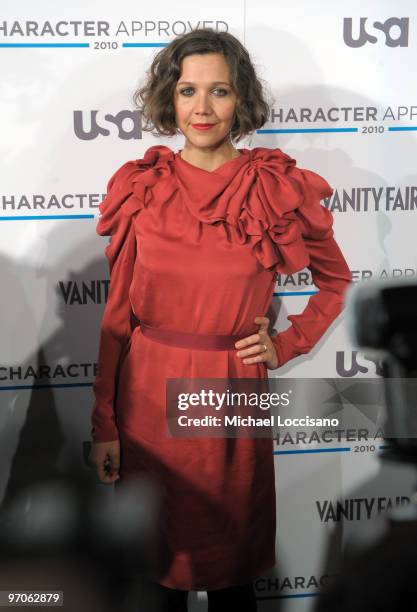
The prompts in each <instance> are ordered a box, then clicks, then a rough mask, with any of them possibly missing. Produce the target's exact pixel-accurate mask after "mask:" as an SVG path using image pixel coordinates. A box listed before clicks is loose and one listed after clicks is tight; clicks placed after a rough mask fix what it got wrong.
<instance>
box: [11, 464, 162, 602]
mask: <svg viewBox="0 0 417 612" xmlns="http://www.w3.org/2000/svg"><path fill="white" fill-rule="evenodd" d="M100 489H101V491H102V492H103V493H104V491H103V489H102V488H101V487H99V488H98V487H96V486H94V485H93V483H92V482H91V479H90V475H84V474H81V473H80V474H78V473H77V474H72V475H66V476H65V477H62V479H54V480H51V481H44V482H40V483H37V484H36V485H33V486H32V487H29V488H27V489H24V490H22V491H20V493H19V494H18V495H16V497H15V498H14V499H13V500H12V501H11V503H10V504H9V505H8V506H7V508H4V509H3V510H2V512H1V515H0V590H7V591H10V590H12V591H13V590H16V591H29V590H33V591H51V592H53V591H63V592H64V609H65V610H70V611H72V610H74V612H75V611H76V610H77V612H78V611H84V610H85V611H86V612H87V611H88V612H95V611H96V610H97V612H115V611H116V610H117V611H124V610H126V611H128V610H132V611H133V610H138V608H139V602H138V601H136V605H135V607H130V606H129V605H128V604H127V603H126V602H128V600H129V593H130V591H131V590H132V589H134V587H135V583H136V579H137V575H138V574H140V573H142V572H146V570H147V569H148V567H149V564H150V563H151V560H152V550H153V543H154V539H155V534H156V529H157V519H158V512H159V501H158V495H157V492H156V490H155V489H154V488H153V487H152V486H151V485H150V484H149V482H147V481H145V480H143V481H142V480H137V481H130V482H129V483H128V484H124V483H120V484H118V485H117V492H113V491H109V490H107V491H106V495H100V494H99V490H100ZM107 493H109V494H107Z"/></svg>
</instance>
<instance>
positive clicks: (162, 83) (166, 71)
mask: <svg viewBox="0 0 417 612" xmlns="http://www.w3.org/2000/svg"><path fill="white" fill-rule="evenodd" d="M207 53H221V54H222V55H223V56H224V58H225V60H226V62H227V64H228V66H229V70H230V77H231V80H232V86H233V88H234V90H235V92H236V113H235V119H234V122H233V125H232V128H231V138H232V139H233V140H236V141H239V140H240V139H241V138H242V137H243V136H246V135H247V134H250V133H251V132H253V131H254V130H257V129H259V128H260V127H262V126H263V125H264V123H265V122H266V121H267V120H268V118H269V114H270V103H269V102H267V101H266V95H265V91H266V87H265V85H263V84H262V82H261V79H260V78H259V77H258V76H257V74H256V71H255V68H254V66H253V64H252V61H251V59H250V56H249V53H248V51H247V50H246V49H245V47H244V46H243V45H242V43H241V42H240V41H239V40H238V39H237V38H235V37H234V36H233V35H232V34H229V33H228V32H217V31H216V30H214V29H212V28H199V29H196V30H193V31H191V32H188V33H187V34H183V35H182V36H178V37H177V38H175V39H174V40H173V41H172V42H171V43H170V44H169V45H168V46H167V47H164V49H162V50H161V51H159V52H158V53H157V55H156V56H155V58H154V60H153V62H152V64H151V67H150V68H149V70H148V71H147V78H146V82H145V85H144V86H142V87H140V88H138V89H137V90H136V91H135V92H134V94H133V102H134V104H135V106H136V108H138V109H139V110H140V111H141V113H142V120H144V124H143V126H142V127H143V130H144V131H148V132H153V131H154V130H155V131H154V133H155V135H159V136H175V135H176V134H178V133H180V131H179V129H178V127H177V125H176V121H175V109H174V90H175V85H176V83H177V81H178V79H179V77H180V75H181V62H182V60H183V59H184V58H185V57H187V56H188V55H193V54H207Z"/></svg>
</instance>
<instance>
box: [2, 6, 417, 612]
mask: <svg viewBox="0 0 417 612" xmlns="http://www.w3.org/2000/svg"><path fill="white" fill-rule="evenodd" d="M416 25H417V8H416V5H415V3H414V2H412V0H401V1H400V2H398V3H395V4H394V3H392V2H388V1H387V0H386V1H378V2H377V1H376V0H375V1H372V0H365V2H359V1H357V0H354V1H352V2H350V3H347V4H343V3H335V2H331V1H330V0H324V1H323V2H320V3H319V5H317V3H312V2H310V1H309V0H300V1H299V2H297V3H294V4H293V5H290V4H289V3H287V2H283V1H282V0H278V1H272V0H271V1H268V0H257V1H256V2H255V0H246V1H244V0H239V1H235V2H230V3H225V2H221V1H219V0H212V2H210V4H209V5H205V6H199V5H198V4H196V3H193V2H189V1H187V0H180V1H179V2H176V3H175V4H174V5H170V4H169V3H166V2H163V1H161V0H154V2H152V3H150V4H146V5H145V4H143V3H142V4H140V3H139V4H138V3H137V2H133V1H131V0H125V1H124V2H123V3H112V2H110V1H108V0H105V1H100V2H99V1H96V0H94V1H93V0H92V1H90V2H87V3H85V2H81V1H80V0H74V1H73V2H71V3H69V2H68V3H59V4H57V3H54V2H40V3H36V4H33V3H31V2H29V1H23V0H21V1H20V2H18V3H14V4H12V3H9V4H8V5H4V4H3V6H2V11H1V15H0V54H1V64H0V71H1V79H0V108H1V113H0V122H1V139H0V155H1V167H0V175H1V183H0V215H1V219H0V260H1V265H0V282H1V287H2V300H1V319H0V321H1V343H0V401H1V410H0V447H1V457H2V462H1V470H0V498H1V499H2V503H3V504H7V503H8V502H10V500H12V499H13V497H14V496H15V495H16V494H17V493H18V492H19V491H20V490H22V488H23V487H25V486H26V485H28V484H30V483H31V482H34V481H36V480H37V479H39V478H40V477H42V476H44V475H51V474H52V475H53V474H54V473H57V472H59V470H60V467H61V466H63V465H65V464H66V461H68V458H69V457H70V458H71V461H72V462H75V463H77V462H78V463H79V464H80V467H82V469H87V468H86V467H85V464H84V461H85V459H84V456H83V445H84V443H85V442H87V441H88V440H89V431H90V422H89V419H90V411H91V407H92V403H93V394H92V380H93V378H94V376H95V372H96V360H97V350H98V335H99V325H100V319H101V316H102V312H103V308H104V305H105V303H106V299H107V294H108V290H109V280H108V270H107V262H106V260H105V258H104V248H105V246H106V244H107V239H106V238H100V237H98V236H97V235H96V233H95V226H96V222H97V215H98V205H99V203H100V202H101V200H102V199H103V197H104V194H105V189H106V184H107V181H108V179H109V177H110V176H111V175H112V174H113V172H114V171H115V169H116V168H118V167H119V166H120V165H121V164H122V163H124V162H125V161H127V160H130V159H137V158H140V157H141V156H142V155H143V153H144V151H145V150H146V149H147V148H148V147H149V146H152V145H154V144H165V145H168V146H170V147H171V148H172V149H173V150H178V149H179V148H181V147H182V146H183V139H182V138H181V137H175V138H172V139H169V138H155V137H154V136H152V135H150V134H149V133H145V132H143V131H142V126H141V116H140V113H139V112H138V111H137V110H135V108H134V106H133V103H132V94H133V91H134V89H135V88H136V87H137V86H138V84H140V83H141V82H142V81H143V79H144V76H145V71H146V70H147V68H148V67H149V65H150V62H151V61H152V58H153V56H154V55H155V53H156V52H157V51H158V50H159V48H160V47H161V46H163V45H166V44H167V43H168V42H169V41H170V40H172V39H173V38H174V37H175V36H177V35H179V34H183V33H185V32H188V31H190V30H192V29H194V28H197V27H204V26H209V27H213V28H216V29H218V30H222V31H229V32H231V33H232V34H234V35H235V36H237V37H238V38H239V39H240V40H241V41H242V42H243V43H244V44H245V45H246V47H247V48H248V50H249V52H250V54H251V57H252V59H253V61H254V63H255V65H256V68H257V70H258V73H259V76H260V77H261V78H262V79H264V80H265V81H266V82H267V83H268V87H269V90H270V92H271V93H272V95H273V98H274V102H273V107H272V112H271V116H270V118H269V121H268V122H267V123H266V124H265V125H264V127H263V129H261V130H258V131H257V132H256V133H254V134H253V135H252V136H250V137H248V138H246V139H245V140H244V141H241V142H239V143H238V145H237V146H238V147H249V148H251V147H257V146H265V147H271V148H274V147H280V148H281V149H283V150H284V151H285V152H286V153H288V154H289V155H291V156H292V157H294V158H295V159H296V160H297V163H298V165H299V166H300V167H304V168H309V169H311V170H314V171H316V172H318V173H319V174H321V175H323V176H324V177H325V178H326V179H327V180H328V182H329V183H330V185H331V186H332V187H333V189H334V192H333V195H332V196H331V197H330V198H328V199H326V200H325V201H324V202H323V204H324V205H325V206H326V207H328V209H329V210H331V211H332V213H333V215H334V228H335V236H336V239H337V241H338V242H339V244H340V246H341V248H342V251H343V252H344V254H345V256H346V259H347V261H348V263H349V266H350V268H351V270H352V273H353V278H354V281H355V282H362V281H364V282H366V281H367V280H369V279H371V278H393V277H406V276H410V277H411V276H415V275H416V272H417V252H416V240H415V236H416V215H417V176H416V165H415V150H416V149H415V145H416V136H417V88H416V83H415V78H414V77H413V75H414V72H415V60H416V49H417V29H416ZM201 280H202V282H204V279H203V278H202V279H201ZM314 291H315V287H314V286H313V285H312V280H311V274H310V272H309V271H308V270H303V271H300V272H299V273H297V274H294V275H290V276H285V275H280V276H279V277H278V279H277V285H276V289H275V294H274V301H273V307H274V310H275V312H276V313H277V323H276V328H277V329H278V330H281V329H285V327H286V326H287V325H288V324H289V322H288V320H287V318H286V317H287V315H288V314H294V313H298V312H301V311H302V310H303V308H304V307H305V305H306V304H307V301H308V299H309V296H310V295H311V294H312V293H313V292H314ZM166 299H167V300H168V301H169V295H167V296H166ZM208 307H209V305H208ZM380 374H381V373H380V370H379V364H378V362H377V361H376V360H375V359H373V358H372V356H369V355H366V354H364V353H362V352H360V351H358V350H356V349H355V347H353V346H352V345H351V343H350V340H349V337H348V333H347V329H346V325H345V321H344V317H343V315H341V316H340V317H339V318H338V319H337V320H336V321H335V322H334V324H333V325H332V326H331V328H330V329H329V330H328V331H327V333H326V334H325V336H324V337H323V338H322V340H321V341H320V342H319V344H318V345H317V346H316V347H315V348H314V350H313V351H312V352H311V353H310V354H309V355H306V356H301V357H298V358H297V359H295V360H293V361H291V362H289V363H288V364H286V365H285V366H284V367H283V368H281V369H279V370H276V371H274V372H270V376H276V377H289V378H321V377H327V378H335V379H344V380H346V379H348V381H349V382H350V383H351V385H350V386H349V385H348V391H346V393H345V396H344V403H343V402H341V403H340V412H341V413H342V412H343V410H346V409H349V410H355V409H357V410H360V411H361V415H362V417H363V419H364V420H363V421H361V422H362V423H363V425H362V427H361V428H355V427H351V428H349V430H348V431H347V430H346V429H343V428H342V427H341V428H340V429H339V430H338V431H339V433H336V434H335V433H334V432H333V434H334V435H332V436H331V435H324V434H323V430H320V431H317V432H315V433H313V434H312V433H311V431H310V432H309V433H308V435H306V432H305V431H303V429H302V428H300V430H299V431H298V432H296V433H294V434H293V435H287V436H281V437H279V436H277V438H276V439H275V441H274V453H275V462H276V486H277V524H278V532H277V542H276V546H277V559H278V563H277V566H276V568H275V569H274V570H273V571H271V572H269V573H268V574H266V575H265V576H261V577H259V578H258V579H257V580H256V583H255V586H256V593H257V597H258V600H259V608H260V610H262V611H265V612H267V611H269V610H277V609H280V610H281V609H284V610H290V611H293V610H294V611H297V612H298V611H302V610H303V611H304V610H309V609H311V608H312V606H313V604H314V602H315V600H316V595H317V591H318V589H319V588H320V586H322V585H324V584H325V583H326V581H327V580H328V578H329V576H330V575H331V573H332V567H331V565H330V566H329V565H328V564H327V563H326V556H327V555H326V550H327V549H328V545H329V539H330V538H331V537H332V535H333V536H334V534H336V533H337V534H338V537H339V545H340V546H343V542H344V541H346V538H348V537H349V534H350V533H353V532H356V533H361V530H362V532H364V533H365V532H366V531H367V525H368V523H369V524H370V523H371V522H372V521H373V520H375V519H376V518H377V517H378V516H380V515H381V514H383V513H384V512H386V511H387V510H388V509H390V508H394V507H396V506H401V505H403V504H406V503H407V502H408V500H409V499H410V495H411V492H412V487H413V484H414V474H413V472H412V470H411V469H409V468H407V467H403V466H401V465H391V464H386V463H382V462H381V460H380V459H379V457H378V455H379V453H380V450H381V446H383V444H384V440H383V438H382V434H381V431H380V429H379V428H378V425H377V423H376V419H375V418H374V414H373V412H372V410H370V411H369V412H367V406H366V401H365V400H364V398H362V399H361V397H360V393H359V392H358V388H357V386H356V382H357V380H358V379H361V378H366V377H370V378H375V377H378V376H380ZM359 406H360V408H359ZM29 501H30V500H29ZM193 597H194V599H193V601H192V606H193V609H195V610H203V609H205V608H204V606H205V602H204V597H205V595H204V594H195V595H194V596H193Z"/></svg>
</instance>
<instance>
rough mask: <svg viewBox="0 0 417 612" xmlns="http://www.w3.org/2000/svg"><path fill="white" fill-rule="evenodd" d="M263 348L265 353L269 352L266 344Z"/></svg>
mask: <svg viewBox="0 0 417 612" xmlns="http://www.w3.org/2000/svg"><path fill="white" fill-rule="evenodd" d="M263 347H264V353H266V351H267V350H268V347H267V346H266V344H264V345H263Z"/></svg>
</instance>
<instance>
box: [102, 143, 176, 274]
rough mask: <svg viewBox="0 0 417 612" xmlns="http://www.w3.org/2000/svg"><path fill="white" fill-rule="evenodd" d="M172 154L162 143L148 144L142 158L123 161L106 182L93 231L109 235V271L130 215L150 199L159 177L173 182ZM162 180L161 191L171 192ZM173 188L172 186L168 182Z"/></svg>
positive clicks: (127, 227) (144, 206) (126, 232)
mask: <svg viewBox="0 0 417 612" xmlns="http://www.w3.org/2000/svg"><path fill="white" fill-rule="evenodd" d="M173 160H174V153H173V152H172V151H171V149H169V148H168V147H165V146H154V147H150V148H149V149H148V150H147V151H146V153H145V155H144V157H143V159H136V160H132V161H128V162H126V163H124V164H123V165H122V166H121V167H120V168H119V169H118V170H116V172H115V173H114V174H113V176H112V177H111V178H110V180H109V182H108V184H107V195H106V197H105V198H104V200H103V201H102V202H101V204H100V205H99V211H100V217H99V220H98V223H97V226H96V232H97V233H98V234H99V235H100V236H111V237H112V238H111V241H110V244H109V246H108V247H107V249H106V256H107V258H108V260H109V264H110V271H111V269H112V266H113V264H114V261H115V259H116V258H117V255H118V254H119V252H120V250H121V249H122V246H123V244H124V241H125V240H126V238H127V235H128V233H129V230H130V228H131V225H132V218H133V217H134V216H136V215H137V213H139V212H140V211H141V210H142V209H143V208H146V207H147V206H148V205H149V204H150V202H151V200H152V199H154V197H155V195H154V189H150V188H151V187H155V186H156V185H157V184H158V182H159V181H160V180H161V179H167V178H168V179H169V178H171V180H172V181H173V169H172V162H173ZM164 183H165V193H172V190H170V189H169V185H168V184H167V183H166V182H165V181H164ZM172 188H173V189H175V185H174V184H172Z"/></svg>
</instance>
